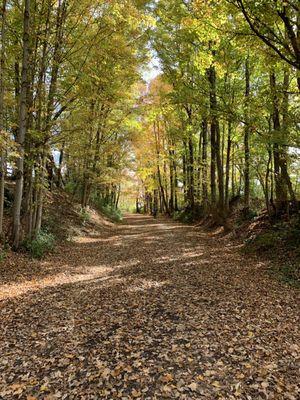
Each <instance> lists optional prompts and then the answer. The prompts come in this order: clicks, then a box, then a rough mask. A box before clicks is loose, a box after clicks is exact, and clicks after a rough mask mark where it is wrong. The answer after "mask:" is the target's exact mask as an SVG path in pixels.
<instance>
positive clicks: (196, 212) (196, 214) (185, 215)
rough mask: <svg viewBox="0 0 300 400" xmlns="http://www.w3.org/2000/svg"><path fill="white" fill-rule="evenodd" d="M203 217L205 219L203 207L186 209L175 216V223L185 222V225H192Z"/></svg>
mask: <svg viewBox="0 0 300 400" xmlns="http://www.w3.org/2000/svg"><path fill="white" fill-rule="evenodd" d="M201 217H203V210H202V208H201V207H197V206H195V207H194V208H193V209H190V208H185V209H183V210H180V211H176V212H175V213H174V214H173V219H174V220H175V221H179V222H183V223H184V224H191V223H192V222H195V221H199V219H200V218H201Z"/></svg>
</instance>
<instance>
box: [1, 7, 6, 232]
mask: <svg viewBox="0 0 300 400" xmlns="http://www.w3.org/2000/svg"><path fill="white" fill-rule="evenodd" d="M5 19H6V0H3V2H2V7H1V43H0V44H1V51H0V135H2V134H3V130H4V66H5V31H6V29H5V23H6V21H5ZM4 142H5V140H4ZM0 146H1V143H0ZM4 146H5V144H4V143H3V148H1V147H0V240H1V239H3V238H4V231H3V212H4V187H5V153H6V151H5V148H4Z"/></svg>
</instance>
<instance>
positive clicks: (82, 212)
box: [80, 208, 91, 224]
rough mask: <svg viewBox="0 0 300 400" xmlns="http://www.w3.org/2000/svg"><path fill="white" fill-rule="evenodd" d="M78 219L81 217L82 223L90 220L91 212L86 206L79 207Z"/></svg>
mask: <svg viewBox="0 0 300 400" xmlns="http://www.w3.org/2000/svg"><path fill="white" fill-rule="evenodd" d="M80 219H81V221H82V223H83V224H86V223H87V222H90V220H91V214H90V213H89V212H88V211H87V209H86V208H81V209H80Z"/></svg>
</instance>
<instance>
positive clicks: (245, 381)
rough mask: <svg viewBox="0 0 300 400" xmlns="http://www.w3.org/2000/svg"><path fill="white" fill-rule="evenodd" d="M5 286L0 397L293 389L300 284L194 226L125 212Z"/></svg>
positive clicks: (242, 393) (179, 395)
mask: <svg viewBox="0 0 300 400" xmlns="http://www.w3.org/2000/svg"><path fill="white" fill-rule="evenodd" d="M45 271H46V273H45ZM24 276H25V277H26V276H27V275H26V271H24ZM0 292H1V293H2V299H3V300H2V302H1V310H0V354H1V357H0V376H1V378H0V398H1V396H2V398H3V399H5V400H10V399H18V398H20V399H31V400H32V399H36V398H38V399H48V400H49V399H85V400H86V399H164V398H166V399H186V400H190V399H202V398H203V399H208V400H210V399H211V400H215V399H226V400H227V399H255V400H257V399H290V400H293V399H295V400H296V399H297V398H299V397H298V395H299V378H298V377H299V375H298V372H299V356H300V354H299V343H300V340H299V339H300V337H299V330H298V329H297V327H298V326H299V309H298V306H299V296H298V294H297V292H296V291H294V290H292V289H290V288H288V287H286V286H283V285H280V284H279V283H277V282H275V281H273V280H271V279H270V278H269V276H268V275H267V274H266V272H265V270H264V266H263V265H262V264H260V263H258V262H256V261H251V260H247V258H245V257H244V256H241V255H240V253H239V251H238V250H237V249H236V248H235V247H234V246H232V245H230V244H228V243H225V242H224V241H219V240H217V239H215V238H212V237H209V236H208V235H207V234H206V233H205V232H202V231H197V230H195V229H193V228H192V227H190V226H185V225H181V224H177V223H174V222H170V221H168V220H154V219H153V218H150V217H145V216H128V217H127V218H126V220H125V223H124V225H122V226H120V227H118V228H116V229H112V230H106V231H105V232H102V233H101V234H98V235H97V234H95V235H90V236H88V237H82V238H78V240H76V242H75V243H72V244H69V245H64V246H63V247H62V248H61V250H60V251H59V252H58V254H56V255H53V256H52V257H51V258H49V259H48V260H46V261H44V262H43V263H41V264H40V269H38V268H37V269H36V275H35V277H34V279H31V280H25V281H22V280H18V281H16V282H6V283H5V285H2V286H0ZM295 327H296V329H295Z"/></svg>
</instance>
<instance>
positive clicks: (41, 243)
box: [23, 230, 55, 259]
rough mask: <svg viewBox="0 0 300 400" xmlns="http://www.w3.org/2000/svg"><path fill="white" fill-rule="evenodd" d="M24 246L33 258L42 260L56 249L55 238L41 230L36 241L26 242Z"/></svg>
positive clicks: (28, 240)
mask: <svg viewBox="0 0 300 400" xmlns="http://www.w3.org/2000/svg"><path fill="white" fill-rule="evenodd" d="M23 246H24V248H25V249H26V250H27V251H28V252H29V254H30V255H31V257H32V258H37V259H41V258H42V257H43V256H44V255H45V254H47V253H49V252H50V251H51V250H53V249H54V246H55V236H54V235H53V234H52V233H50V232H47V231H43V230H41V231H40V232H39V233H38V234H37V236H36V237H35V238H34V239H27V240H25V241H24V242H23Z"/></svg>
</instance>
